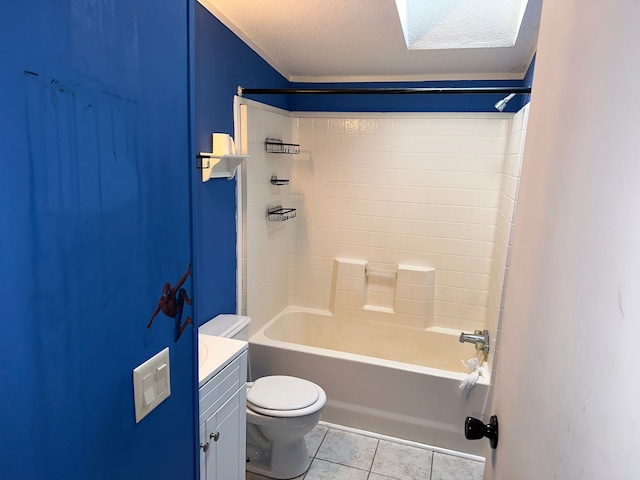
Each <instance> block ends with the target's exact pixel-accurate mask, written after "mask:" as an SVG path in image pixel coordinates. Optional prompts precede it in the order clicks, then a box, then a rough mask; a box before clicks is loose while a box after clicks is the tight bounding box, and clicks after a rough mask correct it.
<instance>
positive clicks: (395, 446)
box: [371, 440, 433, 480]
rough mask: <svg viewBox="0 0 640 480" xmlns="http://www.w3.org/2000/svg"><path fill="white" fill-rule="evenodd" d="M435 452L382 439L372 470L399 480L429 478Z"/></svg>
mask: <svg viewBox="0 0 640 480" xmlns="http://www.w3.org/2000/svg"><path fill="white" fill-rule="evenodd" d="M432 458H433V452H432V451H430V450H425V449H424V448H417V447H412V446H409V445H402V444H400V443H396V442H390V441H387V440H380V443H379V444H378V450H377V451H376V456H375V458H374V460H373V466H372V467H371V471H372V472H373V473H379V474H381V475H386V476H388V477H392V478H394V479H398V480H416V479H428V478H429V475H430V474H431V461H432Z"/></svg>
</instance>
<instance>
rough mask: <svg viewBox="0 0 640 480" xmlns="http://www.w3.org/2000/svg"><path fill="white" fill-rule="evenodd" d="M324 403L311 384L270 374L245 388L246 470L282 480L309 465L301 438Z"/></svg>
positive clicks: (316, 419) (324, 397) (317, 418)
mask: <svg viewBox="0 0 640 480" xmlns="http://www.w3.org/2000/svg"><path fill="white" fill-rule="evenodd" d="M326 401H327V395H326V394H325V392H324V390H323V389H322V388H321V387H320V386H318V385H316V384H315V383H312V382H309V381H308V380H303V379H301V378H296V377H288V376H284V375H274V376H269V377H262V378H259V379H257V380H256V381H255V382H253V383H252V384H249V385H248V386H247V471H249V472H253V473H257V474H260V475H263V476H266V477H271V478H277V479H285V478H293V477H298V476H300V475H302V474H303V473H304V472H306V471H307V469H308V468H309V464H310V459H309V454H308V453H307V446H306V444H305V441H304V436H305V435H306V434H307V433H309V432H310V431H311V430H313V428H314V427H315V426H316V425H317V424H318V422H319V421H320V415H321V412H322V408H323V407H324V404H325V403H326Z"/></svg>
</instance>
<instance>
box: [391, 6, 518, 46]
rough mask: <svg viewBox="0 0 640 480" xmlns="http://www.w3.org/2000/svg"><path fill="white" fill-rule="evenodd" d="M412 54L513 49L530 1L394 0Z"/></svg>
mask: <svg viewBox="0 0 640 480" xmlns="http://www.w3.org/2000/svg"><path fill="white" fill-rule="evenodd" d="M395 2H396V8H397V9H398V14H399V15H400V22H401V23H402V30H403V32H404V38H405V42H406V44H407V48H408V49H409V50H430V49H453V48H491V47H512V46H513V45H515V43H516V39H517V38H518V32H519V31H520V25H521V24H522V17H523V16H524V12H525V9H526V7H527V0H395Z"/></svg>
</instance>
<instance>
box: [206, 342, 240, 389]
mask: <svg viewBox="0 0 640 480" xmlns="http://www.w3.org/2000/svg"><path fill="white" fill-rule="evenodd" d="M248 345H249V344H248V343H247V342H244V341H242V340H235V339H233V338H224V337H214V336H212V335H204V334H202V333H200V334H198V386H199V387H202V386H203V385H204V384H205V383H207V382H208V381H209V380H210V379H211V378H212V377H213V376H214V375H215V374H216V373H218V372H219V371H220V370H222V369H223V368H224V366H225V365H226V364H228V363H229V361H230V360H232V359H234V358H235V357H237V356H238V355H240V354H241V353H242V352H243V351H245V350H246V349H247V347H248Z"/></svg>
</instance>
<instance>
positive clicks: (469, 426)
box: [464, 415, 498, 448]
mask: <svg viewBox="0 0 640 480" xmlns="http://www.w3.org/2000/svg"><path fill="white" fill-rule="evenodd" d="M464 436H465V438H466V439H467V440H478V439H480V438H483V437H487V438H488V439H489V445H491V448H496V447H497V446H498V417H496V416H495V415H492V416H491V418H490V419H489V423H488V424H486V425H485V424H484V423H482V421H480V420H478V419H477V418H473V417H467V418H466V419H465V421H464Z"/></svg>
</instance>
